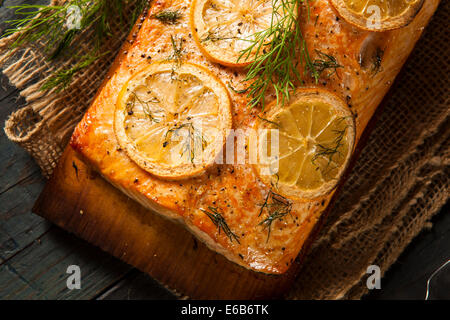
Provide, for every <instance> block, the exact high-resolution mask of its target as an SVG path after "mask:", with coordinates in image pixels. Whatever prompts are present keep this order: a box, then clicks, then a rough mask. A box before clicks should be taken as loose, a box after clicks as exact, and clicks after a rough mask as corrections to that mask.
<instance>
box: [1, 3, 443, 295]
mask: <svg viewBox="0 0 450 320" xmlns="http://www.w3.org/2000/svg"><path fill="white" fill-rule="evenodd" d="M53 2H59V1H53ZM131 2H133V1H131ZM449 3H450V2H449V1H442V2H441V5H440V7H439V9H438V11H437V13H436V14H435V16H434V18H433V20H432V22H431V23H430V25H429V26H428V28H427V30H426V32H425V34H424V36H423V37H422V39H421V40H420V42H419V44H418V46H417V47H416V49H415V51H414V52H413V54H412V56H411V57H410V59H409V61H408V63H407V65H406V66H405V68H404V70H403V72H402V74H401V75H400V76H399V77H398V79H397V81H396V85H395V88H394V90H393V92H391V93H392V94H391V96H390V97H389V99H388V101H387V103H386V105H385V108H384V110H383V112H382V114H381V116H380V119H379V120H378V122H377V126H376V128H375V129H374V131H373V132H372V134H371V136H370V139H369V141H368V143H367V145H366V147H365V149H364V150H363V152H362V154H361V156H360V158H359V160H358V162H357V163H356V166H355V167H354V169H353V171H352V173H351V176H350V177H349V179H348V181H347V182H346V184H345V186H344V188H343V192H342V193H341V194H340V197H339V198H338V200H337V202H336V205H335V207H334V209H333V210H332V212H331V213H330V215H329V217H328V220H327V222H326V224H325V227H324V228H323V230H322V231H321V233H320V236H319V238H318V240H317V241H316V242H315V243H314V244H313V246H312V249H311V250H310V253H309V254H308V256H307V257H306V260H305V262H304V265H303V269H302V272H301V273H300V276H299V277H298V279H297V281H296V282H295V285H294V288H293V289H292V290H291V292H289V293H288V295H287V298H290V299H337V298H350V299H357V298H360V297H361V296H362V295H364V294H365V293H366V292H367V288H366V276H367V275H366V270H367V267H368V266H369V265H372V264H375V265H378V266H380V268H381V270H382V273H384V272H386V270H387V269H388V268H389V267H390V266H391V265H392V264H393V263H394V262H395V261H396V259H397V258H398V256H399V255H400V253H401V252H402V251H403V250H404V249H405V247H406V246H407V245H408V244H409V243H410V242H411V240H412V239H413V238H414V237H415V236H416V235H417V234H418V233H419V232H420V231H421V230H423V229H424V228H427V227H430V223H429V220H430V218H431V217H432V216H433V215H434V214H435V213H437V212H438V211H439V209H440V208H441V207H442V206H443V205H444V204H445V202H446V201H447V200H448V194H449V185H450V183H449V182H450V175H449V173H450V157H449V153H450V123H449V109H450V108H449V90H450V85H449V81H448V80H449V74H450V70H449V66H450V60H449V52H450V50H449V48H450V47H449V44H450V34H449V33H448V21H449V19H450V12H449V7H450V5H449ZM126 10H128V11H129V12H131V10H132V8H130V6H128V7H127V8H126ZM127 31H128V30H124V28H123V27H121V26H119V25H117V26H113V34H114V36H113V37H111V40H110V41H109V42H108V43H105V48H107V49H108V50H110V51H111V54H110V55H108V56H106V57H104V58H103V59H102V60H100V61H98V62H97V63H95V64H94V65H92V66H90V67H88V68H87V69H85V70H83V71H82V72H80V73H79V74H78V75H77V76H76V78H75V79H74V81H73V82H72V84H71V85H70V86H69V87H68V88H67V89H66V90H64V91H62V92H61V93H57V92H55V90H51V91H48V92H42V91H40V90H39V88H40V87H41V86H42V83H43V82H44V81H45V79H46V78H47V77H48V76H49V75H50V74H51V73H52V72H54V71H55V70H57V69H59V68H63V67H65V66H68V65H70V64H71V63H73V61H71V60H68V61H67V60H66V61H64V62H60V63H51V64H50V63H47V61H46V59H45V55H44V54H43V50H42V46H43V43H36V44H35V45H34V46H32V47H26V48H18V49H15V50H13V51H12V52H9V51H8V50H7V48H8V45H9V43H10V42H11V41H12V40H13V38H14V35H13V36H12V38H7V39H2V40H0V52H1V53H0V66H3V73H4V74H5V75H6V76H7V77H8V78H9V80H10V82H11V83H12V84H13V85H15V86H16V87H18V88H19V89H21V92H20V94H21V95H22V96H23V97H24V98H25V99H26V101H27V105H26V107H24V108H23V109H21V110H19V111H17V112H15V113H14V114H12V115H11V117H10V118H9V119H8V121H6V127H5V131H6V134H7V136H8V137H9V138H10V139H11V140H12V141H14V142H16V143H18V144H19V145H20V146H22V147H23V148H24V149H26V150H27V151H28V152H29V153H30V154H31V155H32V156H33V158H34V159H36V161H37V163H38V164H39V166H40V167H41V168H42V172H43V174H44V175H45V176H47V177H48V176H50V174H51V173H52V170H53V168H54V167H55V165H56V163H57V161H58V158H59V157H60V155H61V153H62V150H63V149H64V147H65V146H66V144H67V142H68V139H69V137H70V135H71V133H72V130H73V128H74V126H75V125H76V124H77V122H78V121H79V120H80V118H81V116H82V115H83V113H84V112H85V110H86V108H87V107H88V106H89V104H90V102H91V100H92V98H93V96H94V94H95V92H96V91H97V88H98V87H99V85H100V83H101V81H102V79H103V78H104V76H105V73H106V72H107V70H108V66H109V65H110V64H111V62H112V61H113V59H114V56H115V54H114V53H116V52H117V51H118V50H119V48H120V46H121V44H122V41H123V40H124V39H125V37H126V34H127ZM90 38H92V35H91V34H90V32H89V31H88V32H84V33H83V34H82V35H80V39H82V40H83V41H79V42H78V43H80V45H79V48H77V49H76V50H80V51H79V52H83V50H84V46H87V45H88V39H90ZM175 289H176V288H175Z"/></svg>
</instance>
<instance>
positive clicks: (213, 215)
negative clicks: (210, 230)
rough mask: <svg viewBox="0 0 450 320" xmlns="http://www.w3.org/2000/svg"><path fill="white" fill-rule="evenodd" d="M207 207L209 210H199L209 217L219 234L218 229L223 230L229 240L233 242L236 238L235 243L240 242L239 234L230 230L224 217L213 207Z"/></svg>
mask: <svg viewBox="0 0 450 320" xmlns="http://www.w3.org/2000/svg"><path fill="white" fill-rule="evenodd" d="M208 209H209V211H208V210H203V209H200V210H201V211H203V212H204V213H205V214H206V215H207V216H208V217H209V218H210V219H211V221H212V222H213V223H214V225H215V226H216V227H217V228H218V229H219V234H220V231H221V230H223V232H225V234H226V236H227V237H228V238H229V239H230V241H231V242H233V239H234V240H236V242H237V243H240V242H239V236H238V235H236V234H235V233H233V232H232V231H231V229H230V228H229V227H228V224H227V222H226V221H225V218H224V217H223V215H222V214H221V213H220V212H219V211H218V209H217V208H214V207H208Z"/></svg>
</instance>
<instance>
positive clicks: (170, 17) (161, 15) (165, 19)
mask: <svg viewBox="0 0 450 320" xmlns="http://www.w3.org/2000/svg"><path fill="white" fill-rule="evenodd" d="M182 16H183V15H182V14H181V12H179V11H178V10H177V11H170V10H163V11H160V12H158V13H155V14H153V15H152V18H154V19H157V20H159V21H161V23H164V24H168V25H173V24H177V23H178V22H179V20H180V19H181V17H182Z"/></svg>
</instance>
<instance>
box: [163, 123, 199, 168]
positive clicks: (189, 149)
mask: <svg viewBox="0 0 450 320" xmlns="http://www.w3.org/2000/svg"><path fill="white" fill-rule="evenodd" d="M183 129H185V130H187V137H186V138H185V139H184V144H183V149H182V150H181V154H180V156H181V157H183V156H184V155H185V154H188V155H189V159H190V161H191V163H192V164H193V163H194V160H195V158H196V156H197V154H196V151H197V150H196V149H197V148H198V146H200V147H201V149H202V151H203V150H205V148H206V146H207V142H206V139H205V137H204V136H203V134H202V132H201V131H200V130H198V129H197V128H196V127H195V126H194V124H193V123H192V122H185V123H182V124H180V125H178V124H175V125H174V126H173V127H171V128H169V129H168V130H167V132H166V134H165V136H164V143H163V146H164V147H166V146H167V145H168V144H169V143H170V140H169V136H170V138H172V135H175V136H180V131H181V130H183Z"/></svg>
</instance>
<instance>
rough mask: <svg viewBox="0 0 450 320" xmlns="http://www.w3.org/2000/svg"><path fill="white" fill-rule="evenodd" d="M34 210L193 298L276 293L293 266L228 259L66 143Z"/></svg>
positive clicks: (293, 270)
mask: <svg viewBox="0 0 450 320" xmlns="http://www.w3.org/2000/svg"><path fill="white" fill-rule="evenodd" d="M75 167H76V168H77V169H75ZM33 211H34V212H35V213H37V214H39V215H41V216H43V217H44V218H46V219H49V220H50V221H52V222H54V223H56V224H57V225H58V226H60V227H62V228H64V229H66V230H68V231H70V232H72V233H74V234H76V235H78V236H80V237H82V238H83V239H85V240H87V241H89V242H91V243H93V244H95V245H97V246H99V247H100V248H101V249H103V250H104V251H107V252H109V253H111V254H112V255H114V256H116V257H118V258H120V259H121V260H123V261H125V262H127V263H129V264H131V265H133V266H135V267H137V268H138V269H140V270H142V271H145V272H147V273H149V274H150V275H151V276H152V277H153V278H155V279H156V280H158V281H160V282H161V283H164V284H165V285H167V286H168V287H169V288H172V289H175V288H176V289H177V290H179V291H180V292H181V293H183V294H186V295H188V296H189V297H192V298H196V299H250V298H252V299H268V298H276V297H279V296H281V295H282V294H283V293H284V292H285V291H286V290H287V289H288V288H289V286H290V284H291V283H292V281H293V278H294V275H295V273H296V269H297V267H298V264H297V263H294V266H293V267H292V268H291V269H290V270H289V271H288V272H287V273H286V274H284V275H282V276H273V275H265V274H262V273H256V272H253V271H249V270H247V269H244V268H242V267H240V266H238V265H236V264H234V263H232V262H230V261H228V260H227V259H225V258H224V257H223V256H221V255H219V254H217V253H214V252H213V251H211V250H209V249H208V248H207V247H206V246H205V245H204V244H203V243H200V242H199V241H197V240H195V239H194V237H193V236H192V235H191V234H190V233H189V232H188V231H186V230H185V229H184V228H183V227H182V226H180V225H176V224H174V223H173V222H171V221H169V220H166V219H164V218H162V217H161V216H159V215H157V214H154V213H152V212H150V211H148V210H147V209H145V208H143V207H142V206H140V205H139V204H137V203H136V202H134V201H133V200H131V199H129V198H128V197H127V196H125V195H124V194H122V193H121V192H120V191H119V190H117V189H115V188H114V187H113V186H112V185H110V184H109V183H107V182H106V181H105V180H103V179H102V178H101V177H100V176H99V175H98V174H96V173H94V172H93V171H92V170H91V169H89V168H88V167H87V166H86V165H85V164H84V163H83V162H82V161H81V160H80V159H79V158H78V156H77V155H76V154H75V152H74V151H73V149H72V148H70V147H68V148H67V149H66V151H65V153H64V155H63V157H62V159H61V161H60V164H59V166H58V168H57V169H56V171H55V173H54V174H53V177H52V178H51V180H50V182H49V183H48V184H47V185H46V187H45V188H44V191H43V192H42V194H41V196H40V198H39V199H38V201H37V203H36V205H35V207H34V209H33Z"/></svg>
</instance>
